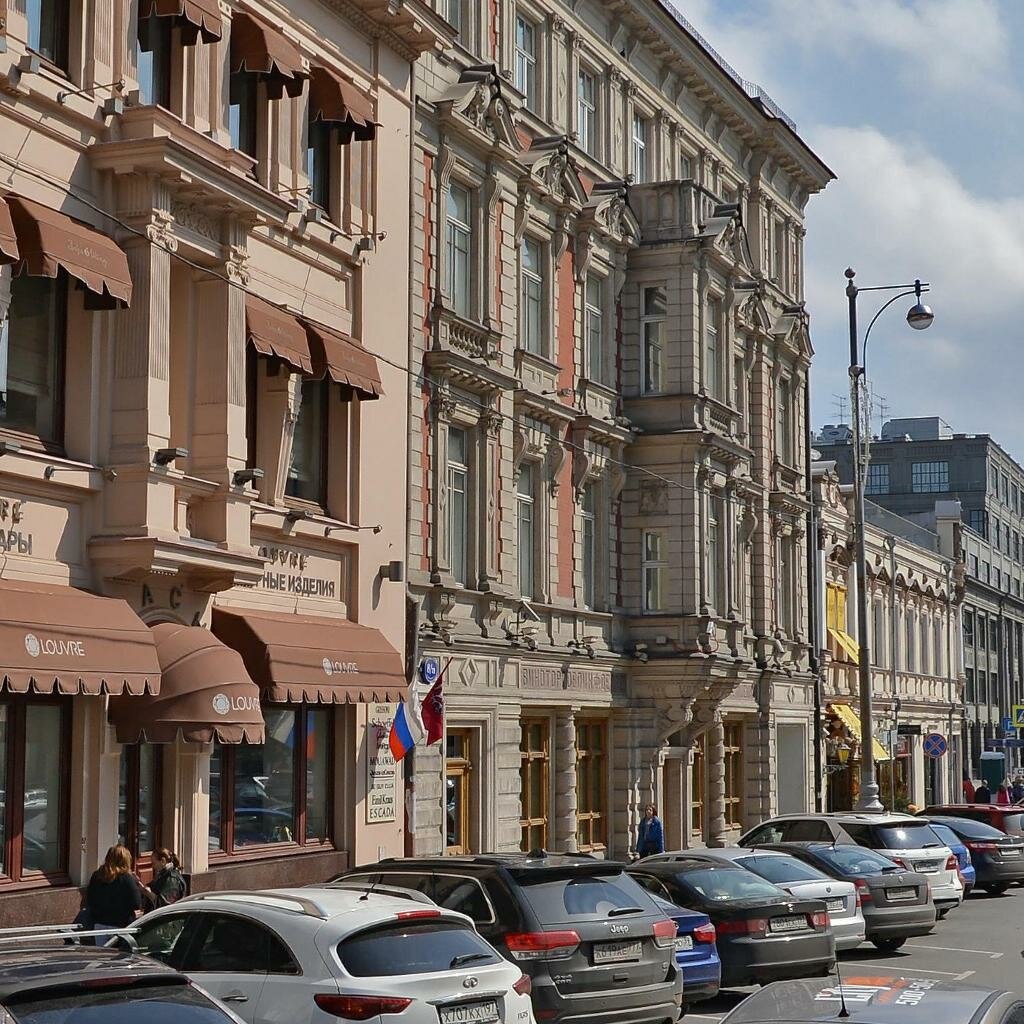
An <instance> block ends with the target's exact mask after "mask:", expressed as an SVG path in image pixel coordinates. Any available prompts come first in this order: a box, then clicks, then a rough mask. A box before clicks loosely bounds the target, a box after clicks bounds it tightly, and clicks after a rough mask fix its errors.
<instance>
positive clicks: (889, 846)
mask: <svg viewBox="0 0 1024 1024" xmlns="http://www.w3.org/2000/svg"><path fill="white" fill-rule="evenodd" d="M800 840H819V841H822V842H827V843H833V842H834V843H840V842H847V843H851V842H852V843H856V844H857V845H858V846H864V847H866V848H867V849H869V850H874V851H875V852H876V853H880V854H882V856H884V857H888V858H889V859H890V860H891V861H893V862H894V863H896V864H897V865H899V866H900V867H902V868H904V869H905V870H907V871H916V872H918V873H919V874H922V875H927V876H928V885H929V886H930V887H931V891H932V900H933V901H934V903H935V908H936V912H937V914H938V916H939V917H940V918H941V917H945V916H946V914H948V913H949V912H950V911H951V910H953V909H954V908H956V907H958V906H959V905H960V904H961V903H962V902H963V898H964V886H963V882H961V881H960V873H959V865H958V864H957V860H956V857H954V856H953V851H952V850H950V849H949V847H948V846H943V845H942V841H941V840H940V839H939V837H938V836H937V835H936V834H935V833H934V832H933V831H932V830H931V828H930V827H929V826H928V822H927V821H922V820H921V819H920V818H915V817H914V816H913V815H911V814H888V813H882V814H856V813H853V812H838V813H832V814H785V815H780V816H779V817H777V818H771V819H770V820H769V821H766V822H763V823H762V824H760V825H758V826H757V827H756V828H753V829H751V830H750V831H749V832H747V833H745V834H744V835H743V836H741V837H740V839H739V845H740V846H764V845H771V844H774V843H785V842H794V841H800Z"/></svg>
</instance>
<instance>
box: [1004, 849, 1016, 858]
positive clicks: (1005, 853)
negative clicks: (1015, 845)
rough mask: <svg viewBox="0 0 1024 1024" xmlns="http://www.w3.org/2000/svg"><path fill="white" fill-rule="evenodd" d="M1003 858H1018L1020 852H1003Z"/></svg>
mask: <svg viewBox="0 0 1024 1024" xmlns="http://www.w3.org/2000/svg"><path fill="white" fill-rule="evenodd" d="M1003 856H1004V857H1019V856H1020V850H1003Z"/></svg>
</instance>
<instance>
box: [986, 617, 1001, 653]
mask: <svg viewBox="0 0 1024 1024" xmlns="http://www.w3.org/2000/svg"><path fill="white" fill-rule="evenodd" d="M988 649H989V650H990V651H998V650H999V627H998V626H997V625H996V620H995V619H989V620H988Z"/></svg>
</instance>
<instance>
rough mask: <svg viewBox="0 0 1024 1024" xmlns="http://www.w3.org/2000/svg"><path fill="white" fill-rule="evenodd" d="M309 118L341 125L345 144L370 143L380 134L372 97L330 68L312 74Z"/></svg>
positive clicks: (314, 68) (313, 71) (310, 78)
mask: <svg viewBox="0 0 1024 1024" xmlns="http://www.w3.org/2000/svg"><path fill="white" fill-rule="evenodd" d="M309 116H310V118H311V119H312V120H314V121H316V120H320V121H332V122H335V123H337V124H339V125H340V126H341V131H342V138H343V141H344V142H349V141H350V140H351V139H356V140H357V141H358V142H369V140H370V139H372V138H373V137H374V136H375V135H376V134H377V124H376V122H375V121H374V119H373V103H372V101H371V100H370V97H369V96H367V94H366V93H365V92H363V91H362V89H360V88H359V87H358V86H356V85H354V84H353V83H352V82H348V81H346V80H345V79H344V78H342V77H341V76H340V75H336V74H335V73H334V72H333V71H329V70H328V69H327V68H321V67H313V69H312V70H311V72H310V77H309Z"/></svg>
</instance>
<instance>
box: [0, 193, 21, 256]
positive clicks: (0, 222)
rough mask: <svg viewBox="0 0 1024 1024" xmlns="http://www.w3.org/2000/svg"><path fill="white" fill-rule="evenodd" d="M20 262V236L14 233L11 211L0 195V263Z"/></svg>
mask: <svg viewBox="0 0 1024 1024" xmlns="http://www.w3.org/2000/svg"><path fill="white" fill-rule="evenodd" d="M17 262H18V236H17V235H16V234H15V233H14V221H13V220H11V211H10V209H9V208H8V206H7V203H6V201H5V200H4V199H3V197H0V265H2V264H4V263H17Z"/></svg>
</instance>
